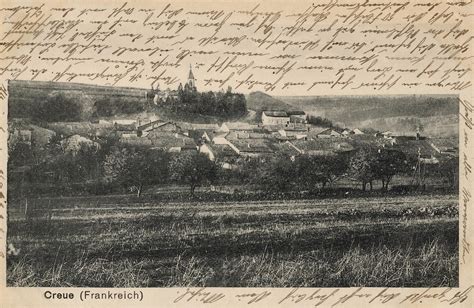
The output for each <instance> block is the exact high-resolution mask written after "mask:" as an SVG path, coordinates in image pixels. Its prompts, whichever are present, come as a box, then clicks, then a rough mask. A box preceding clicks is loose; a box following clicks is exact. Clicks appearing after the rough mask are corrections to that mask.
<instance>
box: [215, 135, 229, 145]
mask: <svg viewBox="0 0 474 308" xmlns="http://www.w3.org/2000/svg"><path fill="white" fill-rule="evenodd" d="M228 134H229V133H217V134H215V135H214V136H213V138H212V142H213V143H214V144H228V143H229V141H228V140H227V138H226V137H227V135H228Z"/></svg>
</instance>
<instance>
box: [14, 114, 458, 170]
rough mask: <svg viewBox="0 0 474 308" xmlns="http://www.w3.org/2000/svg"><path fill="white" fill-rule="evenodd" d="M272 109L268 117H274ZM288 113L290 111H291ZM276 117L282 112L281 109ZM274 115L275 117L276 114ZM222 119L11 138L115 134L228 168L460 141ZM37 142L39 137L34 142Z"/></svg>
mask: <svg viewBox="0 0 474 308" xmlns="http://www.w3.org/2000/svg"><path fill="white" fill-rule="evenodd" d="M271 115H272V114H271V113H268V116H271ZM287 115H288V113H287ZM277 116H280V114H278V115H277ZM277 116H275V117H277ZM265 123H267V124H264V123H263V122H262V123H261V124H250V123H245V122H224V123H222V124H221V125H218V124H215V123H214V124H205V123H198V124H196V123H187V122H172V121H161V120H159V119H149V120H143V119H142V120H136V121H133V122H120V123H119V122H117V121H115V122H114V121H108V122H104V121H102V122H101V121H99V122H98V123H89V122H64V123H60V122H56V123H50V124H49V125H48V128H42V127H36V126H34V125H29V126H28V125H27V126H25V125H23V126H18V125H14V126H12V127H13V128H14V129H12V130H11V131H10V136H11V138H16V139H18V140H20V141H22V142H26V143H28V142H29V143H30V144H31V140H32V139H38V140H42V141H41V144H43V145H44V144H46V143H47V142H48V140H49V139H50V138H51V137H52V136H53V135H58V136H60V139H61V145H62V146H63V149H64V151H69V152H73V153H75V152H77V151H79V149H80V148H81V146H83V145H87V146H90V147H99V142H98V139H100V138H102V137H107V136H110V135H115V136H116V137H117V138H119V141H120V142H121V143H122V144H128V145H133V146H144V147H148V148H152V149H161V150H165V151H168V152H174V153H176V152H183V151H200V152H202V153H205V154H206V155H208V157H209V158H210V159H211V160H215V161H219V162H220V163H221V164H222V165H223V167H230V166H231V165H232V163H233V162H235V161H236V160H239V159H246V158H251V157H270V156H275V155H282V156H285V157H288V158H290V159H291V158H294V157H296V156H297V155H301V154H309V155H335V154H344V153H351V152H352V151H354V150H355V149H357V148H358V147H360V146H362V145H363V144H376V145H377V146H379V147H386V146H390V147H393V148H398V149H400V150H402V151H403V152H405V153H410V154H413V155H418V156H419V157H420V158H423V159H431V160H433V157H436V156H439V155H441V154H442V155H445V154H449V155H457V144H456V143H455V142H450V140H451V139H449V140H448V141H446V140H444V144H443V142H441V141H443V140H441V141H438V140H432V139H428V138H426V137H423V136H420V134H419V133H416V134H397V133H392V132H383V133H380V132H378V133H374V134H368V133H364V132H363V131H362V130H359V129H357V128H355V129H344V130H342V129H337V128H326V127H319V126H314V125H310V124H307V123H304V122H302V121H300V122H293V123H290V122H287V123H278V124H275V123H276V122H271V123H272V124H268V123H269V122H265ZM36 144H38V142H36Z"/></svg>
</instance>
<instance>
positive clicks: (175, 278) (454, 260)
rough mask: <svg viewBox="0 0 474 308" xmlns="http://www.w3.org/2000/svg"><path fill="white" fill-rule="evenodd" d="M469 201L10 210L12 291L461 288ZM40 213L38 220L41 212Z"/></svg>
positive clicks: (74, 201)
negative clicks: (461, 240)
mask: <svg viewBox="0 0 474 308" xmlns="http://www.w3.org/2000/svg"><path fill="white" fill-rule="evenodd" d="M457 199H458V197H457V196H456V195H436V196H430V195H421V196H420V195H418V196H404V197H400V196H397V197H371V198H351V199H319V200H294V201H286V202H283V201H250V202H158V201H151V200H149V199H146V198H142V199H137V198H134V197H132V196H101V197H97V196H94V197H73V198H43V199H37V200H29V204H30V205H29V207H30V208H29V212H30V214H29V215H28V217H25V216H24V208H23V205H20V203H18V204H16V203H15V202H11V203H10V204H9V224H8V243H9V244H13V245H14V246H15V248H16V249H18V250H19V253H18V255H17V256H10V257H9V259H8V268H7V270H8V276H7V282H8V285H9V286H67V285H70V286H91V287H92V286H101V287H106V286H114V287H138V286H149V287H160V286H167V287H168V286H256V287H257V286H273V287H286V286H327V287H329V286H404V287H415V286H417V287H421V286H431V287H434V286H456V285H457V284H458V200H457ZM31 213H34V214H31Z"/></svg>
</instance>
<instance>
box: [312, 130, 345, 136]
mask: <svg viewBox="0 0 474 308" xmlns="http://www.w3.org/2000/svg"><path fill="white" fill-rule="evenodd" d="M317 137H318V138H333V137H342V134H341V133H339V132H338V131H336V130H334V129H332V128H327V129H325V130H323V131H322V132H320V133H318V134H317Z"/></svg>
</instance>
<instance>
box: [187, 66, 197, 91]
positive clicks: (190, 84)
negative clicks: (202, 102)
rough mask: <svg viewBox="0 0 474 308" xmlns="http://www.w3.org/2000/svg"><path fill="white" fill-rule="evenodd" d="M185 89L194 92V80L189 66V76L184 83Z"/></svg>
mask: <svg viewBox="0 0 474 308" xmlns="http://www.w3.org/2000/svg"><path fill="white" fill-rule="evenodd" d="M186 85H187V88H188V89H190V90H192V91H196V79H194V75H193V70H192V68H191V65H189V76H188V82H187V83H186Z"/></svg>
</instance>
